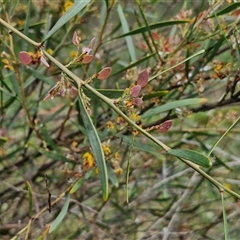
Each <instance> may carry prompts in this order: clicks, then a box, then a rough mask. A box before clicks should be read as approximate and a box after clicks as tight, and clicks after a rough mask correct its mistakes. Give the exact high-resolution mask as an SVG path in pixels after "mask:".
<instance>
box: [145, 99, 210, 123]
mask: <svg viewBox="0 0 240 240" xmlns="http://www.w3.org/2000/svg"><path fill="white" fill-rule="evenodd" d="M206 101H207V100H206V99H205V98H189V99H182V100H178V101H173V102H169V103H166V104H163V105H161V106H158V107H156V108H152V109H150V110H148V111H146V112H145V113H144V114H143V115H142V119H143V118H148V117H152V116H154V115H156V114H160V113H162V112H166V111H169V110H172V109H175V108H180V107H185V106H189V105H195V104H203V103H205V102H206Z"/></svg>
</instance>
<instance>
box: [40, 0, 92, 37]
mask: <svg viewBox="0 0 240 240" xmlns="http://www.w3.org/2000/svg"><path fill="white" fill-rule="evenodd" d="M89 2H90V0H77V1H75V2H74V4H73V5H72V7H71V8H70V9H69V10H68V11H67V12H66V13H65V14H64V15H62V17H60V18H59V19H58V21H57V23H56V24H55V25H54V26H53V28H52V29H51V30H50V31H49V32H48V33H47V35H46V36H45V37H44V39H43V40H42V41H43V42H44V41H46V40H47V39H48V38H50V37H51V36H52V35H53V34H54V33H55V32H56V31H57V30H58V29H59V28H61V27H62V26H63V25H64V24H65V23H67V22H68V21H69V20H70V19H71V18H73V17H74V16H75V15H77V14H78V13H79V12H80V11H81V10H82V9H83V8H84V7H85V6H86V5H87V4H88V3H89Z"/></svg>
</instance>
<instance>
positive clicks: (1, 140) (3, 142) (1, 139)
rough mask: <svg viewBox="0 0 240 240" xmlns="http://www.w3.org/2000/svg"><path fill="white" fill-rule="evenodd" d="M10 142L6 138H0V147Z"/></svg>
mask: <svg viewBox="0 0 240 240" xmlns="http://www.w3.org/2000/svg"><path fill="white" fill-rule="evenodd" d="M7 141H8V138H6V137H0V146H2V145H4V144H5V143H6V142H7Z"/></svg>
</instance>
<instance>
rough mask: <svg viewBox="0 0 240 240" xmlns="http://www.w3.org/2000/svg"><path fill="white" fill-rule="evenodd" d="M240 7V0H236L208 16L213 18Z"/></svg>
mask: <svg viewBox="0 0 240 240" xmlns="http://www.w3.org/2000/svg"><path fill="white" fill-rule="evenodd" d="M239 7H240V2H235V3H233V4H230V5H228V6H227V7H225V8H224V9H222V10H221V11H219V12H217V13H215V14H212V15H211V16H209V17H208V18H213V17H215V16H220V15H223V14H226V13H229V12H232V11H233V10H235V9H237V8H239Z"/></svg>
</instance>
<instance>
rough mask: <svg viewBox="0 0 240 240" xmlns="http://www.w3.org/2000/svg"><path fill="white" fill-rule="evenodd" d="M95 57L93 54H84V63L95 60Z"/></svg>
mask: <svg viewBox="0 0 240 240" xmlns="http://www.w3.org/2000/svg"><path fill="white" fill-rule="evenodd" d="M93 57H94V56H93V55H85V56H83V58H82V63H85V64H87V63H90V62H91V61H92V60H93Z"/></svg>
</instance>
